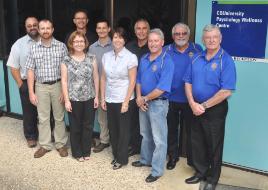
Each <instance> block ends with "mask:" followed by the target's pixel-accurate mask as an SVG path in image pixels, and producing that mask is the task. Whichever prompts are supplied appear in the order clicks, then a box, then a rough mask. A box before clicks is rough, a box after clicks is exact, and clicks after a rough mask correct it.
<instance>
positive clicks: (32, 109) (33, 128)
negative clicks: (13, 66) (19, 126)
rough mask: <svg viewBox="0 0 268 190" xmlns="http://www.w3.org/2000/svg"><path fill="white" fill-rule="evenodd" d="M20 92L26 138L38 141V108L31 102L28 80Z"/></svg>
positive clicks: (24, 81)
mask: <svg viewBox="0 0 268 190" xmlns="http://www.w3.org/2000/svg"><path fill="white" fill-rule="evenodd" d="M19 92H20V99H21V106H22V116H23V131H24V136H25V138H26V139H27V140H37V139H38V128H37V108H36V106H34V105H33V104H32V103H31V102H30V99H29V92H28V85H27V81H26V80H23V84H22V86H21V87H20V88H19Z"/></svg>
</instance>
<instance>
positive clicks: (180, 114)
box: [165, 23, 202, 170]
mask: <svg viewBox="0 0 268 190" xmlns="http://www.w3.org/2000/svg"><path fill="white" fill-rule="evenodd" d="M189 37H190V28H189V27H188V26H187V25H186V24H183V23H177V24H175V25H174V27H173V28H172V38H173V41H174V42H173V43H172V44H170V45H167V46H166V47H165V48H166V51H167V53H168V54H169V55H171V57H172V59H173V61H174V74H173V80H172V86H171V92H170V94H169V98H168V99H169V109H168V115H167V122H168V156H169V161H168V163H167V169H168V170H172V169H173V168H174V167H175V166H176V163H177V161H178V160H179V136H181V137H182V135H180V134H182V131H184V129H185V130H186V135H187V139H186V153H187V163H188V165H190V166H192V165H193V161H192V146H191V144H192V143H191V124H190V122H191V117H192V115H193V114H192V111H191V108H190V106H189V104H188V101H187V98H186V95H185V91H184V81H183V80H182V78H183V76H184V74H185V71H186V69H187V68H188V66H189V65H190V64H191V58H192V57H193V55H194V54H196V53H199V52H200V51H202V48H201V46H200V45H198V44H195V43H190V42H189ZM179 131H180V132H179Z"/></svg>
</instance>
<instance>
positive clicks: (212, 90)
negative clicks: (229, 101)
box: [183, 48, 236, 103]
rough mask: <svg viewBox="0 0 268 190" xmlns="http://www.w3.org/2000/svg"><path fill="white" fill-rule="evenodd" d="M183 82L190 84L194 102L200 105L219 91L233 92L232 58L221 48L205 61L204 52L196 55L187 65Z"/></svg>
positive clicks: (234, 72)
mask: <svg viewBox="0 0 268 190" xmlns="http://www.w3.org/2000/svg"><path fill="white" fill-rule="evenodd" d="M183 80H184V81H185V82H186V83H190V84H192V93H193V97H194V99H195V101H197V102H199V103H202V102H204V101H207V100H208V99H209V98H211V97H212V96H214V95H215V94H216V93H217V92H218V91H219V90H221V89H225V90H235V85H236V69H235V64H234V61H233V59H232V57H231V56H230V55H229V54H228V53H227V52H226V51H224V50H223V49H222V48H221V49H220V50H219V51H218V52H217V54H216V55H215V56H214V57H213V58H212V59H210V60H209V61H208V60H206V51H203V52H202V54H200V55H196V56H195V57H194V58H193V61H192V64H191V65H189V67H188V69H187V71H186V73H185V76H184V78H183Z"/></svg>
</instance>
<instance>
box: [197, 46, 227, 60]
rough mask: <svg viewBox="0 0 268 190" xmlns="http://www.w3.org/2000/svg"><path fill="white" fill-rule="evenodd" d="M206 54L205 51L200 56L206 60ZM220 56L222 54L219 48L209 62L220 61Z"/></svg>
mask: <svg viewBox="0 0 268 190" xmlns="http://www.w3.org/2000/svg"><path fill="white" fill-rule="evenodd" d="M206 54H207V50H205V51H203V52H202V54H201V55H202V56H203V57H204V58H205V59H206ZM222 54H223V49H222V48H220V49H219V50H218V52H217V53H216V54H215V55H214V56H213V57H212V58H211V59H210V60H213V59H220V58H221V56H222Z"/></svg>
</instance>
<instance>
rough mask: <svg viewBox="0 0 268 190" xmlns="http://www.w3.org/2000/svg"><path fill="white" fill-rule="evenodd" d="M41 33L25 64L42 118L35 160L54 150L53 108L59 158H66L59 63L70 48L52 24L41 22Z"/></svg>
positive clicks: (31, 98)
mask: <svg viewBox="0 0 268 190" xmlns="http://www.w3.org/2000/svg"><path fill="white" fill-rule="evenodd" d="M38 31H39V34H40V37H41V40H40V41H38V42H37V43H35V44H34V45H33V46H32V47H31V50H30V54H29V56H28V58H27V61H26V68H27V69H28V88H29V96H30V101H31V103H32V104H33V105H35V106H37V112H38V118H39V124H38V130H39V144H40V148H39V149H38V150H37V151H36V152H35V154H34V157H35V158H40V157H42V156H44V155H45V154H46V153H47V152H49V151H50V150H52V148H53V146H52V142H51V129H50V123H49V118H50V109H51V105H52V108H53V115H54V120H55V129H54V138H55V147H56V149H57V150H58V152H59V154H60V156H61V157H65V156H67V155H68V152H67V150H66V148H65V144H66V142H67V134H66V130H65V125H64V120H63V119H64V105H63V104H62V101H63V98H62V92H61V91H62V90H61V83H60V80H61V76H60V64H61V63H62V60H63V58H64V56H65V55H66V54H67V49H66V46H65V45H64V44H63V43H61V42H59V41H57V40H56V39H55V38H53V36H52V34H53V31H54V28H53V24H52V22H51V21H49V20H41V21H40V22H39V28H38ZM34 79H36V82H34Z"/></svg>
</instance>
